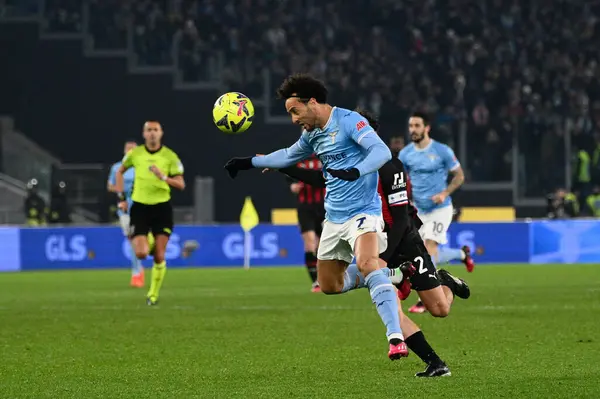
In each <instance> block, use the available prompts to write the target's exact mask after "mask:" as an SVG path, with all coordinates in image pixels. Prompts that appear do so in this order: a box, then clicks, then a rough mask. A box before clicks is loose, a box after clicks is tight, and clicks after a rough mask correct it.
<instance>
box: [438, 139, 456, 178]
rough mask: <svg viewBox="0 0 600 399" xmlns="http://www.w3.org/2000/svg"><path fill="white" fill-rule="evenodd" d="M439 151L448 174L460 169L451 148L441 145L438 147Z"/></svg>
mask: <svg viewBox="0 0 600 399" xmlns="http://www.w3.org/2000/svg"><path fill="white" fill-rule="evenodd" d="M440 150H441V151H440V156H441V158H442V161H443V162H444V167H445V168H446V170H447V171H449V172H450V171H453V170H456V169H458V168H459V167H460V162H458V159H457V158H456V155H454V151H452V148H450V147H448V146H447V145H442V146H440Z"/></svg>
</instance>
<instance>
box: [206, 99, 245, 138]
mask: <svg viewBox="0 0 600 399" xmlns="http://www.w3.org/2000/svg"><path fill="white" fill-rule="evenodd" d="M253 119H254V105H253V104H252V101H250V99H249V98H248V97H246V96H245V95H243V94H242V93H236V92H230V93H225V94H223V95H222V96H221V97H219V98H218V99H217V101H215V106H214V107H213V122H214V123H215V125H216V126H217V128H219V130H220V131H222V132H225V133H233V134H237V133H242V132H245V131H246V130H248V128H249V127H250V125H252V120H253Z"/></svg>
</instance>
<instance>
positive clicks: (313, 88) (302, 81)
mask: <svg viewBox="0 0 600 399" xmlns="http://www.w3.org/2000/svg"><path fill="white" fill-rule="evenodd" d="M277 97H278V98H280V99H283V100H287V99H288V98H291V97H298V99H300V101H302V102H308V100H310V99H311V98H314V99H315V100H317V102H318V103H319V104H325V103H326V102H327V88H326V87H325V84H324V83H323V82H321V81H320V80H318V79H316V78H313V77H312V76H310V75H307V74H304V73H296V74H294V75H290V76H288V77H287V78H285V80H284V81H283V83H282V84H281V86H279V89H277Z"/></svg>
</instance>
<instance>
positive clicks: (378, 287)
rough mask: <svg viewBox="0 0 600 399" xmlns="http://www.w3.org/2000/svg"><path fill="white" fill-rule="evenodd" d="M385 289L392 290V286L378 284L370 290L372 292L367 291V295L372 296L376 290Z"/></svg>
mask: <svg viewBox="0 0 600 399" xmlns="http://www.w3.org/2000/svg"><path fill="white" fill-rule="evenodd" d="M386 287H391V288H394V284H389V283H385V284H379V285H376V286H375V287H373V289H372V290H370V291H369V293H370V294H371V296H373V293H374V292H375V291H377V290H378V289H380V288H386Z"/></svg>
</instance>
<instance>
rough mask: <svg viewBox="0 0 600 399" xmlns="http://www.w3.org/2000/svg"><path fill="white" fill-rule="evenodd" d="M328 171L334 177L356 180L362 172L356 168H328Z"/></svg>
mask: <svg viewBox="0 0 600 399" xmlns="http://www.w3.org/2000/svg"><path fill="white" fill-rule="evenodd" d="M327 173H329V174H330V175H331V176H333V177H337V178H338V179H342V180H348V181H354V180H358V178H359V177H360V172H359V171H358V169H356V168H352V169H327Z"/></svg>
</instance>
